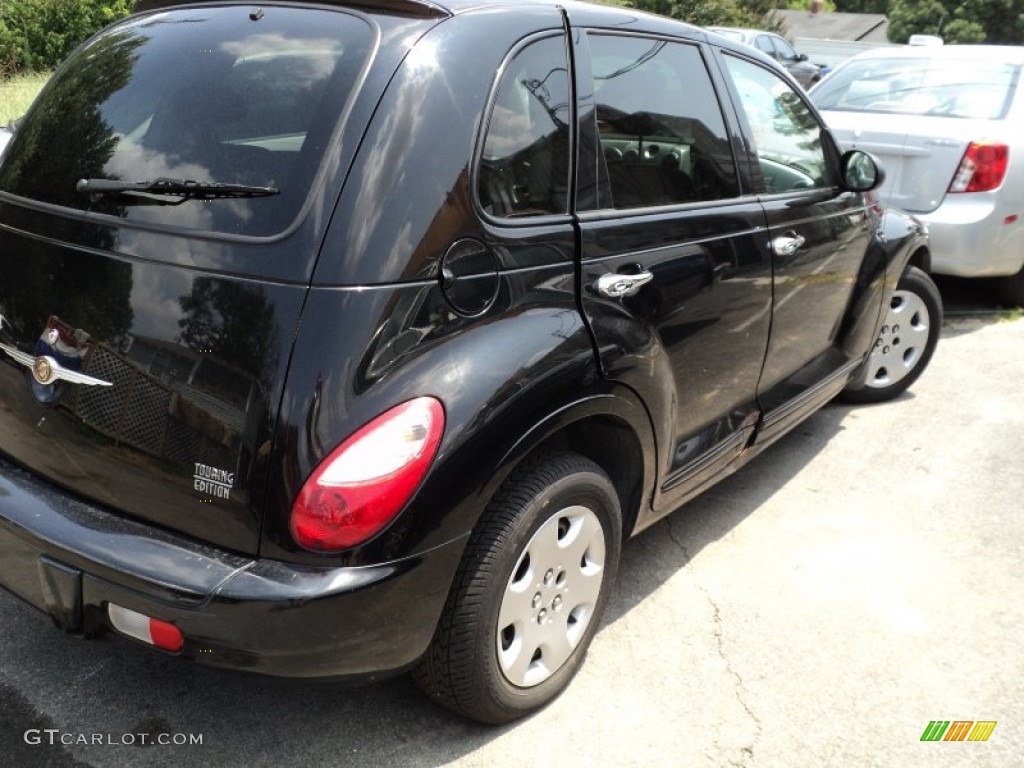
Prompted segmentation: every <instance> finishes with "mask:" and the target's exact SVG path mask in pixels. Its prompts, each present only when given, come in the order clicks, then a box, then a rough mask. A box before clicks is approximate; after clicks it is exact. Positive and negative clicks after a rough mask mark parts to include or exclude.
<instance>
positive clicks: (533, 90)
mask: <svg viewBox="0 0 1024 768" xmlns="http://www.w3.org/2000/svg"><path fill="white" fill-rule="evenodd" d="M569 104H570V96H569V68H568V66H567V59H566V47H565V40H564V38H562V37H549V38H546V39H544V40H539V41H537V42H535V43H532V44H530V45H528V46H527V47H526V48H524V49H523V50H521V51H520V52H519V53H517V54H516V55H515V56H514V57H513V59H512V60H511V61H510V62H509V65H508V67H507V69H506V70H505V74H504V75H503V76H502V78H501V84H500V85H499V87H498V92H497V95H496V96H495V100H494V105H493V107H492V108H491V115H490V118H489V120H488V123H487V133H486V135H485V138H484V148H483V155H482V157H481V159H480V170H479V173H478V174H477V194H478V195H479V196H480V203H481V205H483V207H484V210H486V211H487V212H488V213H491V214H493V215H495V216H500V217H511V216H541V215H545V214H553V213H567V212H568V210H569V208H568V206H569V194H568V192H569V151H570V146H569V115H570V110H569Z"/></svg>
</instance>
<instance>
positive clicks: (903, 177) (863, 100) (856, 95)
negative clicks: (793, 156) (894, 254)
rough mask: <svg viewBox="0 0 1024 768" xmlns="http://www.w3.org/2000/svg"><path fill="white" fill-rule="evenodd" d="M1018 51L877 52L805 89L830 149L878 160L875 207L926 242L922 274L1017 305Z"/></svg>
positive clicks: (1020, 296)
mask: <svg viewBox="0 0 1024 768" xmlns="http://www.w3.org/2000/svg"><path fill="white" fill-rule="evenodd" d="M1022 67H1024V48H1021V47H1018V46H997V45H950V46H942V47H917V46H911V47H907V48H882V49H878V50H874V51H867V52H865V53H861V54H858V55H857V56H854V57H853V58H852V59H850V60H848V61H846V62H845V63H843V64H842V65H841V66H840V67H838V68H837V69H836V70H835V71H834V72H832V73H831V74H830V75H829V76H828V77H827V78H826V79H824V80H823V81H821V82H820V83H819V84H818V85H816V86H815V87H814V88H812V89H811V91H810V95H811V99H812V100H813V101H814V103H815V105H816V106H817V107H818V109H820V110H822V111H823V112H824V116H825V120H826V121H827V122H828V123H829V125H830V126H831V128H832V131H833V133H834V135H835V136H836V138H837V139H838V140H839V141H840V143H841V144H843V145H844V147H845V148H847V149H853V148H856V149H862V150H865V151H867V152H870V153H872V154H873V155H875V156H876V157H878V158H880V159H881V160H882V164H883V165H884V167H885V171H886V175H887V180H886V182H885V184H884V186H883V187H882V190H881V195H882V201H883V202H884V203H885V204H887V205H889V206H894V207H897V208H902V209H903V210H905V211H909V212H910V213H913V214H915V215H916V216H917V217H918V218H920V219H921V220H922V221H924V222H925V223H926V224H927V225H928V228H929V232H930V234H931V251H932V264H931V269H932V271H933V272H935V273H938V274H946V275H957V276H961V277H999V278H1002V279H1000V280H999V281H998V282H997V285H998V288H999V292H1000V294H1001V297H1002V298H1003V299H1004V300H1005V301H1008V302H1010V303H1012V304H1021V305H1024V271H1022V269H1024V95H1022V91H1024V87H1022V82H1024V80H1022V78H1021V69H1022Z"/></svg>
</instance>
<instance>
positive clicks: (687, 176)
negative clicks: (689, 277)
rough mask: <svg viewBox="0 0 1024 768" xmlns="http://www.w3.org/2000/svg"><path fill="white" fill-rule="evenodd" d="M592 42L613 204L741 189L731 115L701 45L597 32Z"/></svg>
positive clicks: (663, 201)
mask: <svg viewBox="0 0 1024 768" xmlns="http://www.w3.org/2000/svg"><path fill="white" fill-rule="evenodd" d="M590 50H591V54H592V57H593V72H594V87H595V93H596V101H597V123H598V126H597V127H598V132H599V135H600V140H601V147H602V152H603V156H604V158H603V159H604V162H605V164H606V166H607V173H608V181H609V185H610V187H611V194H612V206H613V207H615V208H639V207H644V206H652V205H672V204H675V203H687V202H694V201H700V200H718V199H722V198H728V197H735V196H736V195H737V194H738V187H737V178H736V167H735V164H734V162H733V157H732V151H731V149H730V146H729V140H728V136H727V133H726V129H725V121H724V120H723V118H722V111H721V108H720V106H719V103H718V99H717V97H716V95H715V91H714V88H713V86H712V84H711V79H710V77H709V75H708V72H707V68H706V67H705V65H704V60H703V58H702V57H701V55H700V51H699V50H698V48H697V47H696V46H693V45H687V44H684V43H674V42H668V41H665V40H655V39H650V38H640V37H616V36H613V35H593V36H592V37H591V39H590Z"/></svg>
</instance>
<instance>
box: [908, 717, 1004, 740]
mask: <svg viewBox="0 0 1024 768" xmlns="http://www.w3.org/2000/svg"><path fill="white" fill-rule="evenodd" d="M996 722H997V721H995V720H977V721H975V720H954V721H953V722H950V721H949V720H932V721H931V722H929V723H928V727H927V728H925V729H924V733H923V734H921V741H988V737H989V736H991V735H992V731H993V730H995V727H996Z"/></svg>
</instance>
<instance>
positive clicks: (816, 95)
mask: <svg viewBox="0 0 1024 768" xmlns="http://www.w3.org/2000/svg"><path fill="white" fill-rule="evenodd" d="M1019 77H1020V66H1018V65H1016V64H1008V63H1003V62H998V61H986V60H983V59H977V60H964V59H927V58H925V59H916V58H889V59H864V60H861V61H854V62H851V63H850V64H849V65H847V66H845V67H843V68H842V69H839V70H837V71H836V72H834V73H833V74H831V75H830V76H829V77H828V78H826V79H825V80H823V81H822V83H821V84H820V85H819V86H818V87H816V88H815V89H814V91H813V92H812V94H811V98H812V100H813V101H814V103H815V104H816V105H817V106H818V108H819V109H828V110H836V111H846V112H888V113H895V114H901V115H935V116H942V117H959V118H966V119H973V120H1001V119H1002V118H1004V117H1006V113H1007V111H1008V110H1009V108H1010V103H1011V101H1012V100H1013V94H1014V93H1015V92H1016V89H1017V81H1018V79H1019Z"/></svg>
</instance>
